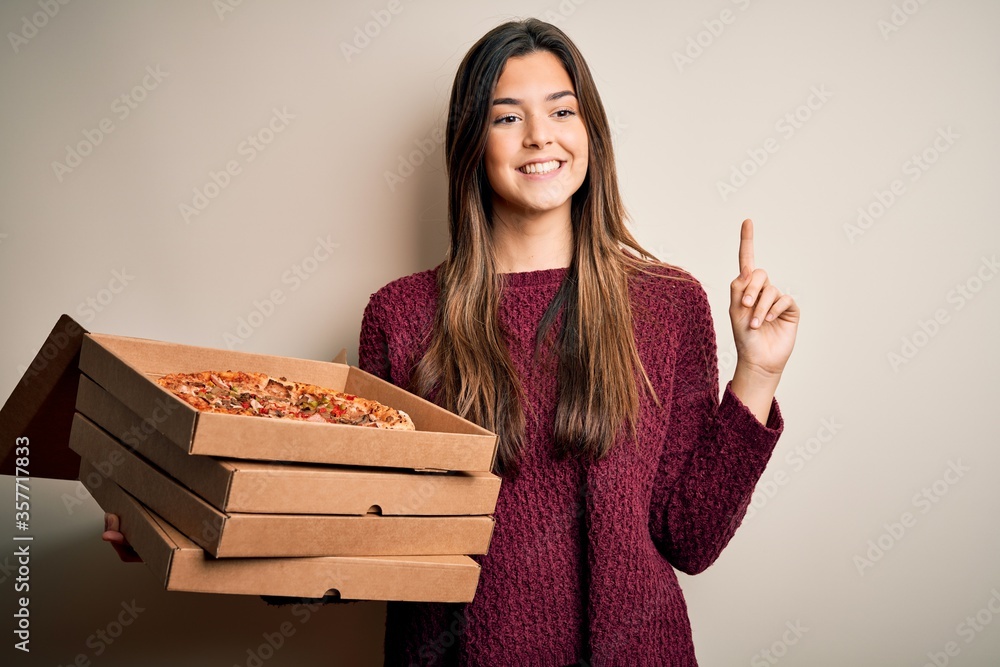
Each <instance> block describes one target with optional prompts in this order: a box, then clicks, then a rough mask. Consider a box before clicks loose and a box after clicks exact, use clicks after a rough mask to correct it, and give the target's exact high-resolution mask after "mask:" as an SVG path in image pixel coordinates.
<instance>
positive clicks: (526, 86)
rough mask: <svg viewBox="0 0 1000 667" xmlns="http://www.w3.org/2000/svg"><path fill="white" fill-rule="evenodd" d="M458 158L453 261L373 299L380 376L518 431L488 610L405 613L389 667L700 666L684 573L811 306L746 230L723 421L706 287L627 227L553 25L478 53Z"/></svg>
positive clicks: (508, 29)
mask: <svg viewBox="0 0 1000 667" xmlns="http://www.w3.org/2000/svg"><path fill="white" fill-rule="evenodd" d="M445 160H446V166H447V170H448V176H449V189H448V211H449V226H450V235H451V242H450V246H449V249H448V253H447V255H446V257H445V259H444V261H443V262H442V263H441V264H440V265H439V266H437V267H435V268H434V269H432V270H429V271H424V272H421V273H417V274H413V275H410V276H407V277H405V278H401V279H399V280H396V281H394V282H392V283H390V284H388V285H386V286H385V287H383V288H382V289H380V290H379V291H378V292H377V293H375V294H374V295H372V298H371V300H370V302H369V304H368V307H367V308H366V310H365V313H364V318H363V321H362V328H361V342H360V348H359V354H360V365H361V367H362V368H364V369H365V370H368V371H370V372H372V373H375V374H377V375H379V376H381V377H383V378H385V379H388V380H390V381H392V382H393V383H395V384H397V385H400V386H403V387H406V388H409V389H410V390H412V391H414V392H415V393H418V394H420V395H423V396H425V397H427V398H429V399H431V400H433V401H435V402H437V403H439V404H440V405H442V406H444V407H446V408H448V409H450V410H452V411H454V412H457V413H458V414H460V415H463V416H465V417H467V418H469V419H471V420H472V421H475V422H477V423H479V424H481V425H483V426H485V427H487V428H490V429H491V430H493V431H495V432H496V433H498V434H499V436H500V449H499V455H498V462H497V471H498V472H499V473H501V474H502V475H503V477H504V481H503V483H502V485H501V489H500V497H499V501H498V504H497V509H496V515H495V516H496V527H495V531H494V534H493V539H492V542H491V544H490V551H489V554H488V555H486V556H483V557H481V558H479V562H480V563H481V565H482V573H481V579H480V583H479V588H478V590H477V593H476V597H475V600H474V601H473V602H472V603H470V604H468V605H442V604H414V603H390V604H389V606H388V618H387V626H386V644H385V647H386V664H390V665H399V664H402V665H407V664H420V665H424V664H461V665H521V664H523V665H567V664H570V663H575V664H578V663H579V662H580V661H584V662H585V663H586V664H592V665H626V664H628V665H694V664H696V660H695V655H694V649H693V644H692V639H691V628H690V625H689V622H688V617H687V610H686V606H685V603H684V599H683V595H682V593H681V589H680V587H679V586H678V583H677V577H676V575H675V572H674V568H676V569H679V570H681V571H683V572H687V573H690V574H693V573H697V572H700V571H702V570H704V569H705V568H706V567H708V566H709V565H711V564H712V562H713V561H714V560H715V559H716V558H717V557H718V555H719V553H720V551H721V550H722V548H723V547H724V546H725V545H726V543H727V542H728V541H729V539H730V538H731V537H732V535H733V533H734V531H735V530H736V527H737V526H738V524H739V523H740V521H741V519H742V517H743V515H744V513H745V511H746V508H747V505H748V503H749V500H750V495H751V493H752V491H753V489H754V485H755V483H756V482H757V480H758V479H759V477H760V475H761V473H762V472H763V470H764V467H765V465H766V464H767V461H768V458H769V457H770V454H771V451H772V449H773V447H774V445H775V443H776V441H777V439H778V436H779V435H780V433H781V431H782V426H783V423H782V419H781V415H780V412H779V410H778V405H777V402H776V401H775V399H774V391H775V388H776V387H777V385H778V380H779V378H780V377H781V373H782V370H783V368H784V366H785V362H786V361H787V359H788V357H789V355H790V354H791V351H792V346H793V344H794V339H795V332H796V328H797V324H798V319H799V309H798V306H797V305H796V303H795V302H794V300H793V299H792V298H791V297H790V296H789V295H782V294H781V293H780V292H779V291H778V290H777V289H776V288H775V287H774V286H773V285H772V284H771V283H770V281H769V280H768V278H767V274H766V273H765V272H764V271H763V270H762V269H758V268H756V267H755V266H754V260H753V227H752V223H751V222H750V221H749V220H746V221H744V222H743V226H742V229H741V236H740V249H739V267H740V273H739V276H737V277H736V278H735V279H734V280H733V281H732V284H731V299H732V304H731V306H730V309H729V313H730V317H731V319H732V325H733V333H734V336H735V339H736V348H737V354H738V362H737V365H736V370H735V373H734V376H733V379H732V380H731V381H730V382H729V383H728V384H727V385H726V388H725V391H724V393H723V396H722V399H721V401H720V399H719V384H718V362H717V357H716V343H715V331H714V328H713V324H712V318H711V311H710V308H709V304H708V300H707V297H706V295H705V291H704V289H703V288H702V287H701V285H700V283H698V281H697V280H695V279H694V278H693V277H692V276H691V275H690V274H688V273H686V272H685V271H683V270H681V269H679V268H677V267H673V266H668V265H665V264H662V263H659V262H657V261H655V260H654V259H653V258H652V256H651V255H650V254H649V253H648V252H646V251H645V250H643V249H642V247H641V246H640V245H639V244H638V243H637V242H636V240H635V239H634V238H633V237H632V235H631V234H630V233H629V232H628V230H627V229H626V227H625V213H624V208H623V205H622V202H621V197H620V194H619V191H618V184H617V179H616V171H615V163H614V156H613V152H612V145H611V135H610V130H609V126H608V121H607V117H606V114H605V111H604V108H603V105H602V103H601V99H600V96H599V95H598V92H597V89H596V87H595V84H594V81H593V79H592V77H591V74H590V72H589V70H588V68H587V65H586V63H585V62H584V59H583V57H582V56H581V55H580V53H579V51H578V50H577V48H576V47H575V46H574V45H573V43H572V42H571V41H570V40H569V38H568V37H567V36H566V35H565V34H563V32H562V31H560V30H559V29H558V28H556V27H554V26H552V25H549V24H547V23H543V22H541V21H537V20H533V19H529V20H527V21H518V22H511V23H506V24H504V25H501V26H499V27H497V28H495V29H493V30H491V31H490V32H489V33H487V34H486V35H485V36H484V37H483V38H482V39H480V40H479V41H478V42H477V43H476V44H475V45H474V46H473V47H472V48H471V50H470V51H469V52H468V54H467V55H466V56H465V59H464V60H463V61H462V63H461V65H460V66H459V69H458V73H457V75H456V77H455V82H454V86H453V88H452V93H451V101H450V115H449V118H448V127H447V137H446V143H445Z"/></svg>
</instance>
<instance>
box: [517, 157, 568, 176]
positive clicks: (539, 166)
mask: <svg viewBox="0 0 1000 667" xmlns="http://www.w3.org/2000/svg"><path fill="white" fill-rule="evenodd" d="M562 165H563V163H562V162H560V161H559V160H549V161H548V162H532V163H531V164H526V165H524V166H523V167H518V169H517V170H518V171H519V172H521V173H522V174H528V175H542V174H548V173H550V172H553V171H555V170H556V169H558V168H559V167H561V166H562Z"/></svg>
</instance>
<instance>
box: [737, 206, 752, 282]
mask: <svg viewBox="0 0 1000 667" xmlns="http://www.w3.org/2000/svg"><path fill="white" fill-rule="evenodd" d="M753 269H754V266H753V221H752V220H751V219H750V218H747V219H746V220H744V221H743V226H742V227H741V228H740V275H743V274H747V273H750V272H752V271H753Z"/></svg>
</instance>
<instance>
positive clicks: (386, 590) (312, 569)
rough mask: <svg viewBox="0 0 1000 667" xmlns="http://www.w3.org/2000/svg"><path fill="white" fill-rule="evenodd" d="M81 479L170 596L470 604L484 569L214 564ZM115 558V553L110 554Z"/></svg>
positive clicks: (468, 565)
mask: <svg viewBox="0 0 1000 667" xmlns="http://www.w3.org/2000/svg"><path fill="white" fill-rule="evenodd" d="M91 473H96V474H97V477H96V478H95V477H94V475H93V474H91ZM79 476H80V479H82V480H86V479H101V480H104V481H103V483H100V484H97V485H95V486H88V489H89V491H90V493H91V494H92V495H93V496H94V498H95V499H96V500H97V502H98V504H99V505H100V506H101V507H102V508H103V509H104V511H105V512H110V513H112V514H117V515H118V516H119V517H120V520H121V524H120V526H121V529H122V531H123V532H124V533H125V534H127V535H128V538H129V544H131V545H132V547H133V548H134V549H135V551H136V552H137V553H138V554H139V556H140V557H141V558H142V560H143V562H145V563H146V565H147V566H148V567H149V569H150V570H151V571H152V572H153V573H154V574H155V575H156V576H157V578H158V579H159V580H160V582H161V584H162V585H163V587H164V588H165V589H166V590H168V591H190V592H199V593H229V594H239V595H276V596H283V597H304V598H322V597H324V596H327V595H332V596H334V597H338V596H339V598H340V599H344V600H398V601H405V602H471V601H472V599H473V597H474V595H475V592H476V586H477V584H478V583H479V573H480V566H479V564H478V563H477V562H476V561H474V560H473V559H471V558H469V557H468V556H458V555H456V556H349V557H347V556H312V557H301V558H213V557H211V556H210V555H208V554H207V553H206V552H205V551H203V550H202V549H201V548H200V547H198V545H196V544H195V543H194V542H192V541H191V540H190V539H188V538H187V537H185V536H184V534H183V533H181V532H180V531H179V530H177V529H176V528H174V527H173V526H172V525H170V524H169V523H167V522H166V521H165V520H163V519H162V518H161V517H159V516H158V515H156V514H155V513H153V512H152V511H151V510H149V509H148V508H147V507H145V506H144V505H143V504H142V503H140V502H139V501H138V500H136V499H135V498H134V497H133V496H131V495H129V494H128V493H127V492H125V491H124V490H123V489H121V487H119V486H118V485H117V484H115V483H114V482H111V481H108V480H107V479H106V478H104V477H102V476H101V475H100V473H98V472H97V471H96V469H94V468H93V467H91V466H90V463H89V462H88V461H86V460H84V461H83V465H82V466H81V469H80V471H79ZM95 530H98V529H97V528H96V527H95ZM108 553H109V554H111V553H113V552H112V550H111V549H108ZM109 557H111V556H110V555H109ZM115 557H117V556H115Z"/></svg>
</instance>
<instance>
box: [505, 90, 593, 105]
mask: <svg viewBox="0 0 1000 667" xmlns="http://www.w3.org/2000/svg"><path fill="white" fill-rule="evenodd" d="M567 96H569V97H576V94H575V93H574V92H573V91H572V90H560V91H559V92H558V93H551V94H550V95H549V96H548V97H546V98H545V101H546V102H551V101H553V100H558V99H560V98H563V97H567ZM502 104H509V105H512V106H520V105H521V104H522V101H521V100H518V99H514V98H513V97H498V98H497V99H495V100H493V106H499V105H502Z"/></svg>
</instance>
